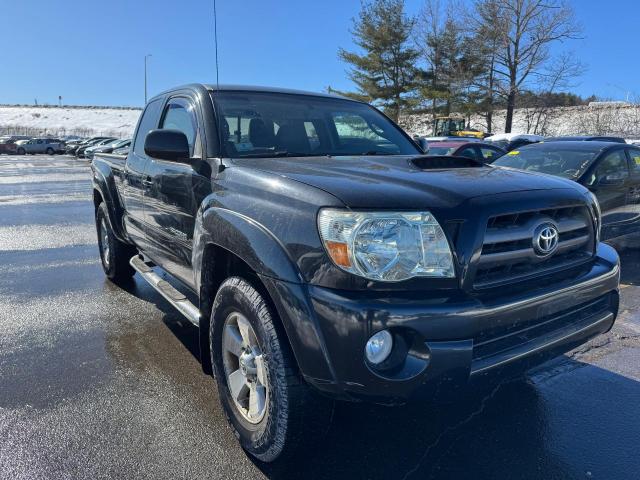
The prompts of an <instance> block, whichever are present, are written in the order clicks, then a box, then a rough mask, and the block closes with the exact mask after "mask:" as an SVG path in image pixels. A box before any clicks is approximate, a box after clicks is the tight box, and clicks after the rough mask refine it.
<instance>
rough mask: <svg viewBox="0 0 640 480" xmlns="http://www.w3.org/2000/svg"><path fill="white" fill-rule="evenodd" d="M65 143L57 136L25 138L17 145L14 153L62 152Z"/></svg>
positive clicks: (48, 153)
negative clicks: (25, 139) (24, 140)
mask: <svg viewBox="0 0 640 480" xmlns="http://www.w3.org/2000/svg"><path fill="white" fill-rule="evenodd" d="M64 151H65V144H64V142H63V141H62V140H59V139H57V138H32V139H31V140H27V141H26V142H24V143H22V144H21V145H18V146H17V149H16V153H17V154H18V155H25V154H27V153H28V154H31V155H34V154H36V153H46V154H47V155H53V154H56V153H64Z"/></svg>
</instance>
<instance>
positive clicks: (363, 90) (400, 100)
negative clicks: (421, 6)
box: [339, 0, 419, 121]
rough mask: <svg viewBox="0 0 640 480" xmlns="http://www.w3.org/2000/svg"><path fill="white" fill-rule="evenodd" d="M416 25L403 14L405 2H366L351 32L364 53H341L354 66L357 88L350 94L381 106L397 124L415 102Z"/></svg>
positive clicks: (401, 0) (353, 74) (379, 0)
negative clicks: (414, 32)
mask: <svg viewBox="0 0 640 480" xmlns="http://www.w3.org/2000/svg"><path fill="white" fill-rule="evenodd" d="M414 23H415V21H414V19H413V18H410V17H408V16H407V15H406V14H405V12H404V0H373V1H369V2H363V4H362V8H361V11H360V15H359V17H358V18H356V19H354V20H353V30H352V32H351V33H352V34H353V36H354V40H355V44H356V45H357V46H358V47H360V49H361V50H362V51H363V53H362V54H360V53H355V52H348V51H346V50H344V49H340V51H339V57H340V58H341V59H342V60H344V61H345V62H347V63H349V64H351V65H352V69H351V71H350V72H349V77H350V78H351V80H352V81H353V82H354V83H355V85H356V86H357V89H358V91H357V92H356V93H355V94H348V95H350V96H354V97H356V98H360V99H363V100H366V101H368V102H371V103H373V104H376V105H378V106H380V107H382V108H383V109H384V110H385V112H386V113H387V114H388V115H389V116H390V117H391V118H393V119H394V120H396V121H397V120H398V117H399V116H400V112H401V111H402V110H403V109H405V108H407V107H409V106H411V105H412V104H413V102H414V98H413V95H412V94H413V92H414V90H415V86H416V80H417V75H418V69H417V68H416V67H415V63H416V61H417V60H418V57H419V53H418V52H417V51H416V50H415V49H414V48H413V47H412V45H411V34H412V30H413V26H414Z"/></svg>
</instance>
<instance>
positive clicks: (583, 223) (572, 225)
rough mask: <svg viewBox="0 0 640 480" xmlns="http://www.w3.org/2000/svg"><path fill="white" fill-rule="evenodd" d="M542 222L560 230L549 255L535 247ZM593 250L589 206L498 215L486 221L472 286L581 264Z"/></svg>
mask: <svg viewBox="0 0 640 480" xmlns="http://www.w3.org/2000/svg"><path fill="white" fill-rule="evenodd" d="M543 223H552V224H554V225H555V226H556V227H557V229H558V232H559V241H558V247H557V249H556V251H555V253H553V254H552V255H550V256H548V257H541V256H539V255H538V254H537V253H536V251H535V250H534V247H533V236H534V232H535V230H536V228H537V227H538V226H540V225H542V224H543ZM593 254H594V235H593V222H592V220H591V215H590V213H589V210H588V208H587V207H586V206H576V207H567V208H556V209H549V210H535V211H529V212H521V213H515V214H508V215H498V216H495V217H491V218H490V219H489V221H488V223H487V229H486V232H485V237H484V243H483V246H482V252H481V255H480V258H479V259H478V262H477V267H476V271H475V276H474V282H473V286H474V288H475V289H486V288H492V287H496V286H501V285H505V284H513V283H514V282H519V281H525V280H528V279H530V278H533V277H539V276H544V275H551V274H554V273H557V272H559V271H562V270H566V269H570V268H572V267H577V266H578V265H582V264H583V263H584V262H586V261H588V260H590V259H591V258H592V257H593Z"/></svg>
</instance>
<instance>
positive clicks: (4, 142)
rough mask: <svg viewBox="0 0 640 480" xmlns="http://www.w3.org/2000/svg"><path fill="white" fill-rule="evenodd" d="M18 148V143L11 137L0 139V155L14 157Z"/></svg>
mask: <svg viewBox="0 0 640 480" xmlns="http://www.w3.org/2000/svg"><path fill="white" fill-rule="evenodd" d="M16 150H17V146H16V141H15V140H13V139H12V138H11V137H0V154H2V153H6V154H8V155H13V154H15V153H16Z"/></svg>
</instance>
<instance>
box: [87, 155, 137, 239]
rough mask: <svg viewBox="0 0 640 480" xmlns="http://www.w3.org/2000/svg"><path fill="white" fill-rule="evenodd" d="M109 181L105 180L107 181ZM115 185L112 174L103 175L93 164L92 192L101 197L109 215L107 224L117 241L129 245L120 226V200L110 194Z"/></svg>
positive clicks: (121, 208) (121, 225)
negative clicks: (109, 225) (108, 223)
mask: <svg viewBox="0 0 640 480" xmlns="http://www.w3.org/2000/svg"><path fill="white" fill-rule="evenodd" d="M108 178H109V179H110V181H109V180H107V179H108ZM115 189H116V185H115V182H114V181H113V174H112V173H111V172H109V176H108V177H107V175H105V174H104V172H102V171H101V170H100V169H99V168H97V167H96V166H95V164H94V168H93V191H94V195H95V192H96V191H97V192H98V194H99V195H100V196H101V197H102V200H103V201H104V203H105V205H106V206H107V212H108V214H109V222H110V223H111V228H113V233H114V235H115V236H116V238H117V239H118V240H120V241H121V242H124V243H129V240H128V239H127V235H126V233H125V231H124V228H123V224H122V221H121V220H122V216H123V215H124V208H123V207H122V205H121V204H120V198H119V197H118V195H117V194H116V195H113V194H112V192H113V191H115ZM96 207H97V205H96Z"/></svg>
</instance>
